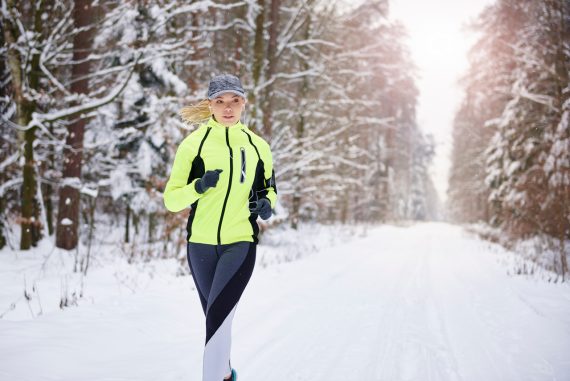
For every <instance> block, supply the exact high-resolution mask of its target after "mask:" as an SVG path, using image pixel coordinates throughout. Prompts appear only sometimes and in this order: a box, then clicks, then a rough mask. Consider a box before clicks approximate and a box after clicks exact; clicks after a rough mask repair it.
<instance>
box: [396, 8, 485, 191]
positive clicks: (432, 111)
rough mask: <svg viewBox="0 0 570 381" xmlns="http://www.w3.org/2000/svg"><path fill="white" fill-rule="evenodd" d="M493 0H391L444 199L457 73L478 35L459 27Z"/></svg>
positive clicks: (433, 172)
mask: <svg viewBox="0 0 570 381" xmlns="http://www.w3.org/2000/svg"><path fill="white" fill-rule="evenodd" d="M492 3H493V0H432V1H426V0H390V15H391V18H392V19H397V20H401V21H402V23H403V24H404V25H405V26H406V28H407V29H408V32H409V35H410V38H409V40H408V46H409V47H410V50H411V52H412V57H413V59H414V61H415V63H416V65H417V67H418V70H419V76H420V78H419V79H418V82H417V84H418V88H419V90H420V96H419V107H418V124H419V126H420V128H421V129H422V131H424V132H425V133H429V134H432V135H433V136H434V139H435V143H436V157H435V159H434V164H433V166H432V168H431V175H432V178H433V181H434V183H435V187H436V189H437V191H438V193H439V195H440V198H441V200H442V201H445V200H446V198H447V195H446V192H447V185H448V175H449V168H450V164H451V146H452V134H451V133H452V123H453V118H454V115H455V112H456V110H457V108H458V107H459V104H460V103H461V100H462V98H463V93H462V90H461V88H460V87H459V85H458V80H459V78H460V77H461V76H462V75H463V74H464V73H465V72H466V70H467V67H468V61H467V52H468V50H469V48H470V47H471V46H472V44H473V42H474V38H475V37H476V36H474V35H473V33H470V32H468V31H464V28H463V26H464V25H465V24H466V23H467V22H469V21H470V20H472V19H474V18H475V17H476V16H477V15H478V14H479V13H480V12H481V11H482V10H483V9H484V8H485V6H487V5H489V4H492Z"/></svg>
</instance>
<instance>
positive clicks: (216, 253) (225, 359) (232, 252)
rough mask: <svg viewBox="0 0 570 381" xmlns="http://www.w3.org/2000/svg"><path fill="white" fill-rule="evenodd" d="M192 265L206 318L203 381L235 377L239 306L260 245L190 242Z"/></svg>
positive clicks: (189, 255)
mask: <svg viewBox="0 0 570 381" xmlns="http://www.w3.org/2000/svg"><path fill="white" fill-rule="evenodd" d="M187 249H188V250H187V255H188V264H189V265H190V271H191V272H192V277H193V278H194V283H195V284H196V288H197V290H198V294H199V295H200V302H201V303H202V309H203V310H204V314H205V315H206V345H205V348H204V363H203V373H202V380H203V381H221V380H222V379H223V378H224V377H225V376H227V375H229V374H230V373H231V363H230V349H231V326H232V319H233V316H234V313H235V310H236V306H237V303H238V301H239V299H240V297H241V294H242V293H243V291H244V289H245V287H246V286H247V283H248V281H249V279H250V278H251V274H252V273H253V268H254V266H255V249H256V244H255V243H253V242H236V243H232V244H227V245H208V244H203V243H193V242H189V243H188V247H187Z"/></svg>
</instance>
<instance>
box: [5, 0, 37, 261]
mask: <svg viewBox="0 0 570 381" xmlns="http://www.w3.org/2000/svg"><path fill="white" fill-rule="evenodd" d="M44 8H45V3H44V2H42V3H40V6H39V7H38V8H36V9H35V13H34V15H33V18H34V30H35V32H36V34H37V35H41V32H42V20H41V16H42V14H43V12H44ZM8 9H9V11H11V10H12V9H14V4H13V1H9V2H8ZM11 16H12V19H5V21H6V25H3V29H4V38H5V40H6V44H7V45H10V44H12V43H15V42H16V41H17V40H18V39H19V37H20V35H19V29H18V28H17V27H16V25H15V24H13V21H14V20H16V19H17V18H18V17H20V16H16V15H15V14H11ZM7 58H8V64H9V66H10V71H11V76H12V88H13V92H14V101H15V103H16V114H17V123H18V124H19V125H20V126H22V127H26V126H27V125H28V123H29V122H30V120H31V119H32V113H33V112H34V111H36V102H35V101H34V100H29V98H28V97H26V96H25V94H24V83H27V87H28V88H29V89H30V90H36V91H37V90H39V89H38V86H39V73H40V68H39V64H40V52H39V51H37V50H33V53H32V57H31V61H30V62H29V70H27V71H26V72H22V66H23V64H24V63H23V62H22V61H21V57H20V56H19V55H18V54H17V52H15V51H14V50H11V49H8V51H7ZM26 66H28V63H27V62H26ZM28 73H29V74H28ZM26 75H27V76H28V78H27V79H25V76H26ZM35 130H36V127H34V128H29V129H27V130H26V131H25V132H24V134H23V135H24V136H23V140H24V167H23V175H22V177H23V184H22V191H21V193H20V194H21V199H20V208H21V209H20V210H21V219H20V224H21V228H22V234H21V236H20V250H28V249H29V248H30V247H31V246H32V245H34V246H35V245H36V243H37V241H38V240H39V238H40V225H39V219H38V208H37V200H36V194H37V192H36V186H37V184H36V176H35V170H34V165H35V164H34V140H35Z"/></svg>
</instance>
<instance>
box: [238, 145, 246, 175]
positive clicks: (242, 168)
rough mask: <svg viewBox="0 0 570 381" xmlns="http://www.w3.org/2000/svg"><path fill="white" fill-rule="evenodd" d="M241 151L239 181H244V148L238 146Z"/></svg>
mask: <svg viewBox="0 0 570 381" xmlns="http://www.w3.org/2000/svg"><path fill="white" fill-rule="evenodd" d="M240 153H241V174H240V176H239V182H240V183H243V182H245V148H243V147H241V148H240Z"/></svg>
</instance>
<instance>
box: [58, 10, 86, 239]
mask: <svg viewBox="0 0 570 381" xmlns="http://www.w3.org/2000/svg"><path fill="white" fill-rule="evenodd" d="M94 15H95V12H94V10H93V8H92V7H91V1H90V0H77V1H76V2H75V9H74V11H73V18H74V25H75V28H84V27H86V26H88V25H89V23H90V21H91V20H93V18H94ZM92 37H93V28H88V29H87V30H83V31H81V32H79V33H77V34H76V35H75V36H74V39H73V61H74V62H76V64H75V65H73V67H72V71H71V80H72V84H71V92H72V93H75V94H78V95H80V94H87V93H88V92H89V80H88V79H87V75H88V74H89V70H90V64H89V60H87V57H88V55H89V53H90V51H91V46H92ZM85 123H86V120H85V119H84V118H82V116H81V115H80V116H78V117H77V118H75V119H74V120H72V121H70V125H69V127H68V134H67V139H66V147H65V150H64V161H63V186H62V187H61V188H60V191H59V208H58V218H57V232H56V246H57V247H59V248H62V249H67V250H71V249H73V248H75V247H76V246H77V240H78V225H79V203H80V193H79V190H80V187H81V161H82V158H83V133H84V129H85Z"/></svg>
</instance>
